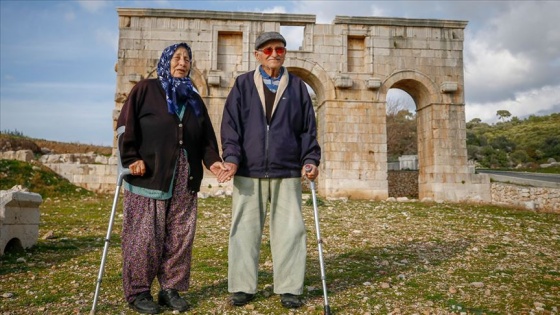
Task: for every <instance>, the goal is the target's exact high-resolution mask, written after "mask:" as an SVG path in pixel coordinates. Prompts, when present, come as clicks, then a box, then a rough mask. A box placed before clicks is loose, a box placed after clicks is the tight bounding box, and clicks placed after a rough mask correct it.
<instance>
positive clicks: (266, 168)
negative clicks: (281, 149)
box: [264, 124, 270, 178]
mask: <svg viewBox="0 0 560 315" xmlns="http://www.w3.org/2000/svg"><path fill="white" fill-rule="evenodd" d="M269 131H270V126H269V125H268V124H267V125H266V138H265V140H264V156H265V158H264V163H265V173H264V177H265V178H268V135H269Z"/></svg>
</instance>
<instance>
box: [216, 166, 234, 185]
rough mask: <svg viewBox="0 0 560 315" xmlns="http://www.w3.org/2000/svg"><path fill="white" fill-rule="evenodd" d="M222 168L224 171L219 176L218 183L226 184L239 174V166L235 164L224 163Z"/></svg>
mask: <svg viewBox="0 0 560 315" xmlns="http://www.w3.org/2000/svg"><path fill="white" fill-rule="evenodd" d="M222 166H223V169H222V171H220V173H219V174H218V175H217V177H218V183H224V182H227V181H229V180H231V178H232V177H233V176H234V175H235V173H236V172H237V164H235V163H230V162H224V163H222Z"/></svg>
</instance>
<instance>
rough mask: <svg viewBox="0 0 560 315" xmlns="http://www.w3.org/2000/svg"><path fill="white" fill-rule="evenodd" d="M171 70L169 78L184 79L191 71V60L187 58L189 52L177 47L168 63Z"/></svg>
mask: <svg viewBox="0 0 560 315" xmlns="http://www.w3.org/2000/svg"><path fill="white" fill-rule="evenodd" d="M170 64H171V65H170V67H171V69H169V71H170V72H171V76H173V77H174V78H184V77H186V76H187V73H189V71H190V70H191V60H190V58H189V52H188V51H187V49H186V48H185V47H183V46H179V47H178V48H177V50H175V53H174V54H173V57H171V63H170Z"/></svg>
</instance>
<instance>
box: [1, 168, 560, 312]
mask: <svg viewBox="0 0 560 315" xmlns="http://www.w3.org/2000/svg"><path fill="white" fill-rule="evenodd" d="M2 165H4V164H2ZM26 176H29V175H26ZM24 177H25V176H24ZM3 181H4V179H3ZM61 185H66V184H61ZM38 187H39V186H38ZM69 187H71V186H69ZM2 189H5V188H2ZM51 189H53V190H52V191H53V192H56V191H57V190H56V189H59V188H57V187H51ZM64 191H66V193H62V192H60V193H53V194H52V195H51V197H50V198H44V202H43V204H42V205H41V207H40V210H41V224H40V227H39V240H38V243H37V245H36V246H34V247H32V248H30V249H27V250H25V251H24V252H20V253H17V252H8V253H6V254H5V255H4V256H2V257H0V314H3V315H4V314H10V315H13V314H89V310H90V308H91V303H92V299H93V293H94V290H95V285H96V279H97V274H98V271H99V263H100V259H101V254H102V249H103V245H104V243H103V238H104V237H105V234H106V231H107V223H108V221H109V213H110V210H111V203H112V200H113V196H110V195H95V194H91V193H86V194H75V193H76V189H75V188H72V189H66V190H64ZM230 207H231V198H227V197H226V198H208V199H200V200H199V209H198V210H199V212H198V226H197V234H196V238H195V245H194V246H195V247H194V252H193V256H194V257H193V266H192V278H191V288H190V290H189V291H188V292H186V293H185V296H186V298H187V299H188V301H189V302H190V303H191V304H192V310H191V312H190V313H192V314H287V313H288V312H287V311H286V310H284V309H282V308H281V307H280V304H279V299H278V297H277V296H276V295H274V294H273V293H272V285H273V279H272V267H271V261H272V258H271V254H270V245H269V237H268V234H267V233H268V231H267V230H266V231H265V235H264V237H263V243H262V244H263V246H262V253H261V261H260V262H261V268H260V273H259V292H258V294H257V297H256V299H255V301H254V302H253V303H251V304H250V305H249V306H247V307H241V308H233V307H231V306H230V305H229V304H228V302H227V300H228V297H229V293H228V292H227V248H228V244H227V240H228V234H229V224H230ZM319 211H320V219H321V234H322V237H323V241H324V243H323V249H324V258H325V267H326V273H327V280H326V282H327V285H328V291H329V292H328V293H329V302H330V305H331V310H332V311H333V313H334V314H366V313H369V314H390V313H395V312H397V311H398V312H400V313H401V314H428V313H429V314H461V313H462V312H463V313H464V314H530V313H535V314H539V311H537V310H536V306H535V303H542V304H544V310H545V311H546V312H548V314H558V309H560V265H559V264H558V262H559V261H560V216H559V215H558V214H550V213H536V212H528V211H519V210H515V209H509V208H503V207H497V206H484V205H468V204H436V203H419V202H408V203H396V202H377V201H358V200H350V201H347V202H345V201H332V200H322V205H321V206H320V207H319ZM120 214H121V206H120V202H119V207H118V210H117V217H116V221H115V225H114V230H113V234H112V238H111V246H110V248H109V253H108V258H107V263H106V266H105V275H104V277H103V282H102V286H101V288H102V290H101V294H100V297H99V303H98V311H97V314H135V313H134V312H133V311H131V310H130V309H128V307H127V306H126V305H125V303H124V300H123V296H122V295H123V294H122V282H121V281H122V279H121V266H122V265H121V264H122V260H121V252H120V237H119V235H120V232H121V224H122V218H121V216H120ZM304 217H305V221H306V225H307V228H308V261H307V272H306V278H305V290H304V295H303V296H304V298H305V300H306V305H305V306H304V307H303V308H301V309H298V310H295V311H292V312H291V313H290V314H312V315H313V314H322V311H323V295H322V288H321V277H320V268H319V260H318V251H317V245H316V244H317V243H316V236H315V231H314V222H313V207H312V205H310V204H306V203H304ZM48 232H49V233H52V235H53V238H49V239H42V236H43V235H45V234H47V233H48ZM22 259H23V261H22ZM474 282H482V283H483V286H482V287H477V286H475V285H473V283H474ZM157 290H158V286H157V285H156V284H154V287H153V293H156V292H157ZM170 313H171V312H169V311H167V314H170ZM541 313H542V312H541Z"/></svg>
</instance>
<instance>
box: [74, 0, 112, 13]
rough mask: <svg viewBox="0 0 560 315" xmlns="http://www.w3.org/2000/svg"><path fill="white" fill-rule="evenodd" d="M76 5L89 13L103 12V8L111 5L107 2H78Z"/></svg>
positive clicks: (97, 0)
mask: <svg viewBox="0 0 560 315" xmlns="http://www.w3.org/2000/svg"><path fill="white" fill-rule="evenodd" d="M77 2H78V4H79V5H80V6H81V7H82V8H84V9H85V10H86V11H88V12H90V13H96V12H98V11H100V10H103V9H104V8H105V7H107V6H109V5H111V3H110V2H109V1H99V0H78V1H77Z"/></svg>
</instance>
